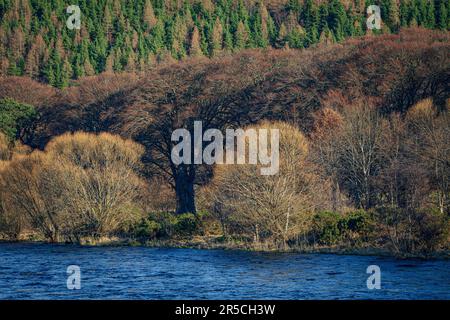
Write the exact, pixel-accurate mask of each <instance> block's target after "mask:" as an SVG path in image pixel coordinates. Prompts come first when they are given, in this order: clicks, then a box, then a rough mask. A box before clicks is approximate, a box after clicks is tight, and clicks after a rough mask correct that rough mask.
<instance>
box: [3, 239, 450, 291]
mask: <svg viewBox="0 0 450 320" xmlns="http://www.w3.org/2000/svg"><path fill="white" fill-rule="evenodd" d="M70 265H76V266H79V268H80V282H79V284H80V289H73V290H69V289H68V286H67V279H68V277H70V276H71V274H68V273H67V268H68V266H70ZM369 265H377V266H379V267H380V271H381V275H380V276H381V278H380V280H381V282H380V286H381V288H380V289H372V290H370V289H368V288H367V283H366V282H367V279H368V277H369V276H370V274H367V273H366V269H367V267H368V266H369ZM75 276H76V275H75ZM71 279H72V278H71ZM73 283H75V282H70V283H69V285H70V284H73ZM0 299H450V261H449V260H429V261H425V260H415V259H409V260H398V259H395V258H388V257H375V256H345V255H333V254H300V253H258V252H245V251H231V250H228V251H227V250H196V249H155V248H146V247H81V246H76V245H49V244H27V243H0Z"/></svg>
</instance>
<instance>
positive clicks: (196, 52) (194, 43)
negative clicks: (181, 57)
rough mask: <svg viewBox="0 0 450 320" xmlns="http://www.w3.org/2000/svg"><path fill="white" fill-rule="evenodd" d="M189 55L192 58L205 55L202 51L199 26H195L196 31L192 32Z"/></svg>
mask: <svg viewBox="0 0 450 320" xmlns="http://www.w3.org/2000/svg"><path fill="white" fill-rule="evenodd" d="M189 55H190V56H192V57H199V56H202V55H203V52H202V49H201V47H200V33H199V32H198V29H197V26H194V29H193V30H192V35H191V45H190V47H189Z"/></svg>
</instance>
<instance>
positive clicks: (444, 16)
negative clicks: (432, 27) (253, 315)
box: [438, 0, 449, 30]
mask: <svg viewBox="0 0 450 320" xmlns="http://www.w3.org/2000/svg"><path fill="white" fill-rule="evenodd" d="M448 23H449V22H448V11H447V6H446V5H445V0H440V1H439V12H438V27H439V29H441V30H447V28H448Z"/></svg>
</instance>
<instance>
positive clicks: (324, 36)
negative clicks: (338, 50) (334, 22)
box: [319, 27, 335, 45]
mask: <svg viewBox="0 0 450 320" xmlns="http://www.w3.org/2000/svg"><path fill="white" fill-rule="evenodd" d="M334 41H335V40H334V37H333V33H332V32H331V30H330V29H329V28H328V27H326V28H325V29H324V30H323V31H322V33H321V34H320V38H319V43H321V44H326V45H330V44H332V43H334Z"/></svg>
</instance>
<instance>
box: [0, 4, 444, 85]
mask: <svg viewBox="0 0 450 320" xmlns="http://www.w3.org/2000/svg"><path fill="white" fill-rule="evenodd" d="M372 3H374V1H366V6H367V5H369V4H372ZM71 4H78V5H79V6H80V10H81V13H82V15H81V26H82V28H81V30H69V29H67V27H66V20H67V18H68V14H67V13H66V10H65V8H67V6H68V5H71ZM211 4H212V8H206V7H207V6H209V5H206V6H205V4H204V3H202V2H194V3H192V2H191V1H182V2H180V1H179V2H165V1H161V0H154V1H150V0H136V1H131V2H129V1H120V0H117V1H106V0H99V1H84V0H83V1H75V3H73V1H68V0H54V1H47V2H46V1H36V0H24V1H6V0H5V1H0V16H1V17H2V19H1V23H0V28H2V32H3V31H4V33H5V39H15V38H17V40H16V41H15V40H11V41H9V43H8V46H6V44H0V52H4V51H5V52H6V57H5V58H6V59H7V61H8V68H7V70H5V73H6V74H7V75H24V74H26V70H36V69H38V72H33V73H32V76H33V77H35V78H38V79H39V80H43V81H46V82H47V83H49V84H51V85H52V86H56V87H59V88H64V87H66V86H67V85H68V84H69V79H71V78H72V77H73V78H79V77H82V76H85V75H91V74H97V73H100V72H103V71H105V70H106V69H108V71H117V72H120V71H123V70H127V71H130V70H134V69H137V68H139V67H142V65H141V64H142V63H150V61H154V59H151V57H150V59H149V56H150V55H155V56H157V57H159V56H161V54H162V53H163V52H169V53H171V56H172V57H174V58H176V59H183V58H184V57H185V56H186V55H187V54H189V52H191V50H190V49H191V48H190V46H191V45H198V43H199V44H200V46H199V47H200V48H201V51H202V54H203V55H205V56H214V55H215V54H216V53H217V51H218V50H226V51H228V52H232V51H237V50H241V49H245V48H253V47H256V48H265V47H267V46H274V47H284V46H285V44H286V43H287V44H288V45H289V46H290V47H292V48H304V47H307V46H310V45H313V44H315V43H317V42H319V38H320V35H321V34H323V31H324V30H326V33H325V35H326V36H327V37H328V39H334V40H336V41H342V40H344V39H345V38H347V37H352V36H360V35H363V34H364V32H365V23H364V21H365V17H366V15H365V13H359V12H357V11H355V10H353V9H352V7H347V6H344V4H343V1H341V0H329V1H327V2H320V4H318V1H316V0H305V1H304V2H302V1H298V0H289V1H287V3H286V5H285V6H284V7H278V8H273V7H272V6H269V4H270V3H265V2H259V1H256V2H254V3H252V4H250V3H248V2H247V1H245V2H244V1H235V2H234V1H224V0H223V1H213V2H211ZM378 4H379V5H380V6H381V14H382V19H383V22H384V24H385V25H386V26H387V27H388V30H390V31H392V32H396V31H398V28H399V27H400V26H402V27H407V26H410V25H420V26H423V27H426V28H440V29H442V30H446V29H447V28H448V23H449V21H448V10H449V8H448V1H446V0H433V1H426V0H410V1H409V0H401V1H400V3H399V4H397V3H396V1H394V0H382V1H379V2H378ZM268 8H270V10H269V9H268ZM280 11H281V12H280ZM15 12H18V13H20V14H18V15H17V14H14V13H15ZM280 17H284V18H281V19H280ZM292 17H295V18H294V19H292ZM217 19H218V21H220V24H221V28H222V30H223V34H222V38H223V40H222V42H223V43H222V46H220V45H218V44H217V43H214V39H213V35H214V32H213V30H214V25H215V22H216V20H217ZM275 21H276V22H275ZM356 21H357V22H358V23H355V22H356ZM282 26H284V28H285V29H286V30H282V28H283V27H282ZM194 27H197V29H198V31H199V32H198V34H199V36H198V37H199V39H196V40H195V41H192V35H193V29H194ZM300 30H303V31H300ZM328 30H329V31H328ZM38 36H40V37H42V39H44V43H42V42H38V41H36V39H37V37H38ZM218 38H220V37H219V35H217V34H216V40H217V39H218ZM35 43H37V44H38V45H37V46H36V47H35V48H34V49H33V50H29V49H28V48H31V47H32V46H33V44H35ZM218 48H219V49H218ZM192 51H193V52H195V54H196V56H198V55H199V52H198V50H192ZM164 56H168V55H167V54H165V55H164Z"/></svg>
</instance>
